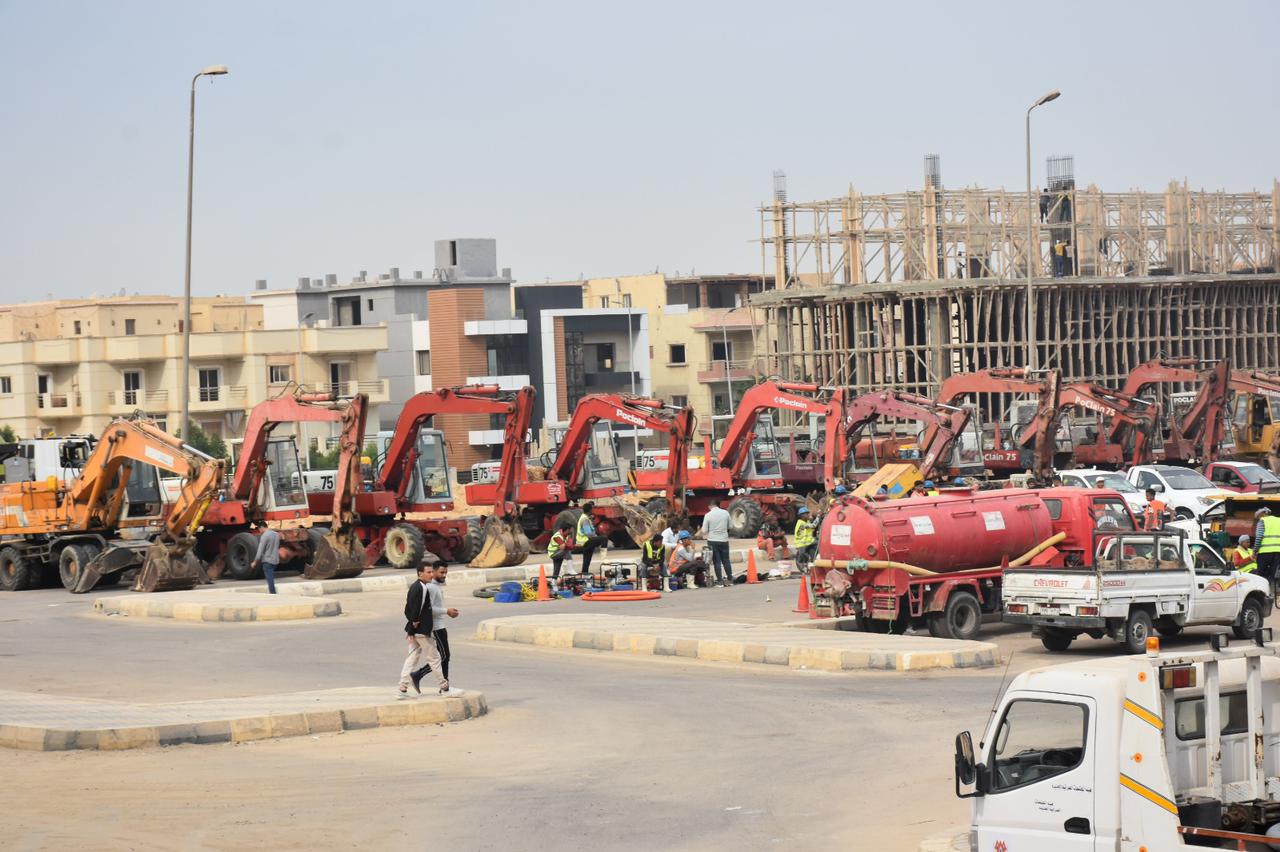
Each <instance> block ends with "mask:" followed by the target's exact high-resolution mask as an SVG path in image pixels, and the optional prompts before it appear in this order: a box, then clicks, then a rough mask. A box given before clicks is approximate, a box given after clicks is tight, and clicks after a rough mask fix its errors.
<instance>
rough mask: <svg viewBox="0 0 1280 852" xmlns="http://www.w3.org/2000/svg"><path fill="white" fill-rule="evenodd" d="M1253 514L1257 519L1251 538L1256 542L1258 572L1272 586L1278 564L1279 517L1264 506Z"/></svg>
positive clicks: (1279, 555)
mask: <svg viewBox="0 0 1280 852" xmlns="http://www.w3.org/2000/svg"><path fill="white" fill-rule="evenodd" d="M1253 516H1254V518H1256V519H1257V521H1258V526H1257V527H1256V528H1255V529H1254V531H1253V539H1254V541H1256V542H1257V544H1258V574H1260V575H1261V576H1263V577H1266V578H1267V582H1269V583H1271V585H1272V586H1274V585H1275V582H1276V568H1277V567H1278V566H1280V518H1277V517H1276V516H1275V515H1273V514H1271V510H1270V509H1266V508H1263V509H1259V510H1258V511H1256V512H1254V513H1253Z"/></svg>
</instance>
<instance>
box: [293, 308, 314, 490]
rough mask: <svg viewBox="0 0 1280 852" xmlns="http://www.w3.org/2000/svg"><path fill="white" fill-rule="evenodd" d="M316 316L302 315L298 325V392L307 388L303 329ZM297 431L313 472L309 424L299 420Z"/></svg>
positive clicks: (310, 313)
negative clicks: (304, 369) (304, 380)
mask: <svg viewBox="0 0 1280 852" xmlns="http://www.w3.org/2000/svg"><path fill="white" fill-rule="evenodd" d="M315 315H316V312H315V311H308V312H307V313H305V314H303V315H302V321H301V322H299V323H298V377H297V385H298V390H299V391H302V390H304V387H305V386H304V385H303V379H304V378H306V377H305V376H304V375H303V372H304V371H303V367H304V366H305V365H306V361H304V360H303V355H302V329H303V327H304V326H306V324H307V323H308V322H310V321H311V320H312V318H314V317H315ZM296 431H297V434H298V443H300V444H301V445H302V446H301V450H302V457H303V459H305V466H306V469H307V470H311V447H310V446H309V445H308V444H307V424H306V422H305V421H302V420H299V421H298V428H297V430H296Z"/></svg>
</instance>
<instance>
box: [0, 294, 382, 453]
mask: <svg viewBox="0 0 1280 852" xmlns="http://www.w3.org/2000/svg"><path fill="white" fill-rule="evenodd" d="M191 330H192V334H191V369H190V372H189V374H188V376H187V382H188V384H189V386H190V393H191V403H190V405H191V419H192V420H193V421H194V422H196V423H198V424H199V425H200V427H201V428H202V429H203V430H204V431H205V432H206V433H209V434H214V435H218V436H220V437H222V438H223V439H225V440H228V441H235V440H236V439H238V438H240V437H241V436H242V435H243V430H244V423H245V417H246V414H247V412H248V410H249V409H250V408H252V407H253V406H254V405H255V404H257V403H258V402H260V401H262V400H264V399H267V398H268V397H270V396H272V395H275V394H277V393H280V392H282V391H284V390H286V389H287V388H288V387H289V386H290V384H291V383H294V382H298V383H301V384H303V385H306V386H308V387H311V388H314V389H322V390H329V391H332V392H334V393H336V394H338V395H342V396H349V395H352V394H355V393H358V392H362V393H368V394H369V396H370V402H371V403H372V404H373V405H374V406H375V407H376V405H377V403H381V402H386V401H387V399H388V396H387V383H386V381H385V380H383V379H382V378H380V377H379V375H378V369H377V364H376V361H375V356H376V353H378V352H379V351H381V350H383V349H385V348H386V346H387V330H386V327H385V326H381V325H377V326H359V327H351V328H347V327H343V328H292V329H277V330H270V329H264V328H263V308H262V306H261V305H253V304H245V302H244V300H243V299H242V298H229V297H213V298H199V299H194V300H193V301H192V306H191ZM182 340H183V336H182V300H181V299H179V298H176V297H165V296H121V297H114V298H107V299H76V300H62V301H56V302H36V303H30V304H20V305H7V306H0V424H7V425H9V426H12V427H13V428H14V430H15V431H16V432H17V433H18V435H20V436H22V437H40V436H49V435H70V434H97V433H100V432H101V431H102V429H103V428H104V427H105V426H106V424H107V423H108V422H109V421H110V420H111V419H112V418H113V417H119V416H123V415H128V414H131V413H133V412H134V411H139V410H140V411H143V412H145V413H147V414H149V415H151V416H152V417H154V418H155V419H156V420H158V421H159V422H160V424H161V426H162V427H163V428H166V429H167V430H171V431H176V430H178V429H179V428H181V419H182V393H181V387H182V383H181V382H182V380H181V378H180V373H181V369H182ZM372 422H373V423H376V422H377V420H376V417H375V418H373V419H372ZM277 431H278V433H281V434H288V433H289V432H291V431H292V430H291V428H289V427H282V428H281V429H279V430H277ZM306 434H307V436H309V437H310V438H311V439H312V440H313V441H315V440H319V439H320V438H323V437H328V436H329V435H328V433H327V432H326V430H325V428H324V427H322V426H320V425H317V424H311V425H309V426H308V427H307V432H306Z"/></svg>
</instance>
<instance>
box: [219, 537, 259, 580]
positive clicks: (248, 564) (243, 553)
mask: <svg viewBox="0 0 1280 852" xmlns="http://www.w3.org/2000/svg"><path fill="white" fill-rule="evenodd" d="M257 555H258V537H257V536H256V535H254V534H253V533H251V532H238V533H236V534H235V535H233V536H231V538H230V539H228V540H227V555H226V558H225V559H224V560H223V565H224V567H225V568H226V572H227V576H228V577H230V578H231V579H233V580H252V579H254V578H255V577H257V576H259V574H258V571H257V570H256V569H254V567H253V560H254V557H256V556H257Z"/></svg>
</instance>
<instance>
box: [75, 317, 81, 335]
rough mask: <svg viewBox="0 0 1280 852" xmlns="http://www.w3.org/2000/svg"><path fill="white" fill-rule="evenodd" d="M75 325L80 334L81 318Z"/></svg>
mask: <svg viewBox="0 0 1280 852" xmlns="http://www.w3.org/2000/svg"><path fill="white" fill-rule="evenodd" d="M75 326H76V334H79V333H80V320H76V321H75Z"/></svg>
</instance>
